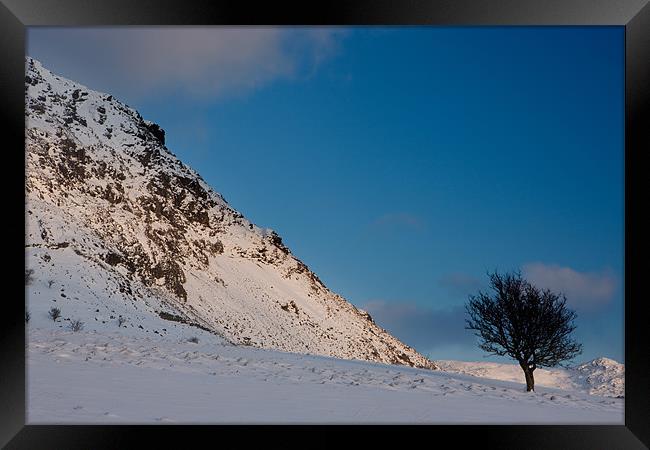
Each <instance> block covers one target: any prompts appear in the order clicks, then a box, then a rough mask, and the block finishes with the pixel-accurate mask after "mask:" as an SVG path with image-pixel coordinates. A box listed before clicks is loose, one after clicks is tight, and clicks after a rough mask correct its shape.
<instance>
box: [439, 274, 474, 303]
mask: <svg viewBox="0 0 650 450" xmlns="http://www.w3.org/2000/svg"><path fill="white" fill-rule="evenodd" d="M438 283H439V284H440V286H442V287H443V288H445V289H447V290H448V291H449V292H450V293H451V294H452V295H455V296H459V297H466V296H467V295H469V294H473V293H476V291H477V290H478V289H479V288H481V287H482V283H481V280H479V279H478V278H476V277H474V276H471V275H468V274H465V273H460V272H456V273H449V274H447V275H444V276H442V277H441V278H440V279H439V280H438Z"/></svg>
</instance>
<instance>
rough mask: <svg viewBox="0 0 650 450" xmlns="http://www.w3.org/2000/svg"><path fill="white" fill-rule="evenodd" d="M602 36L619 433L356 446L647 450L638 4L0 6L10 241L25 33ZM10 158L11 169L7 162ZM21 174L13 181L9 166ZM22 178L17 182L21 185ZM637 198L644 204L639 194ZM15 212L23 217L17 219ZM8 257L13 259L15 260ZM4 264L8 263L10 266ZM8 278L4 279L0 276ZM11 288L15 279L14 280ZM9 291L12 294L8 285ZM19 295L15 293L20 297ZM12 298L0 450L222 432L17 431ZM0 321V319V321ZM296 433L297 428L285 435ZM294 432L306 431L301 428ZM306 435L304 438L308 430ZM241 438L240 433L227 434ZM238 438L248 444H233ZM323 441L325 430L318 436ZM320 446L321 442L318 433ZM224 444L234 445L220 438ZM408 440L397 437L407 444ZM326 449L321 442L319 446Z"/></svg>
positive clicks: (648, 53)
mask: <svg viewBox="0 0 650 450" xmlns="http://www.w3.org/2000/svg"><path fill="white" fill-rule="evenodd" d="M190 24H197V25H208V24H209V25H244V24H248V25H292V24H293V25H327V24H332V25H359V24H369V25H409V24H414V25H439V26H440V25H444V26H456V25H465V26H467V25H499V26H510V25H613V26H624V27H625V55H626V58H625V370H626V374H625V382H626V389H625V391H626V392H625V425H620V426H571V425H558V426H534V425H527V426H522V425H512V426H434V427H435V429H431V428H429V427H417V429H411V430H408V431H407V432H406V433H401V432H400V433H399V434H394V433H395V429H394V428H393V427H373V429H372V430H368V432H366V431H363V437H364V439H368V438H372V437H375V438H379V439H382V438H383V437H387V436H388V435H389V434H390V435H391V436H396V437H402V438H404V437H405V436H415V435H414V434H411V433H413V432H414V431H419V432H420V433H422V436H421V438H423V439H424V442H427V443H429V444H430V445H435V444H434V443H435V442H438V443H440V444H441V445H442V443H443V442H445V441H446V440H448V439H451V440H452V442H457V443H467V441H472V442H474V443H480V444H481V447H480V448H526V449H537V448H558V449H559V448H584V449H614V448H617V449H618V448H625V449H628V448H629V449H636V448H647V447H648V446H649V445H650V426H649V425H650V415H649V411H650V391H649V388H648V386H649V385H650V377H649V375H648V374H649V373H650V371H649V369H650V367H649V364H648V361H649V359H650V352H648V350H647V343H648V342H650V336H649V332H648V326H647V325H646V324H645V322H646V321H647V317H648V316H647V315H646V314H644V312H645V310H646V309H645V302H646V300H645V298H644V297H643V296H642V292H643V290H642V284H641V283H642V282H643V275H644V270H643V269H644V268H643V266H642V265H641V263H640V261H641V260H642V258H643V256H644V255H643V250H645V249H646V248H647V245H645V244H646V238H645V236H644V233H643V231H644V230H645V229H647V227H646V225H647V220H644V219H643V218H642V217H643V210H642V203H641V202H642V199H645V198H646V196H647V192H650V189H648V181H647V179H648V176H647V175H646V170H645V168H644V166H643V165H642V161H643V154H644V153H646V152H647V151H648V150H650V145H649V140H650V139H649V136H650V131H649V130H648V125H647V123H648V114H647V113H648V109H649V105H650V6H648V0H618V1H607V0H546V1H541V0H539V1H532V0H407V1H402V2H391V1H389V0H348V1H345V2H343V1H340V0H339V1H334V0H329V1H327V0H325V1H316V2H314V1H311V2H301V3H296V4H290V5H289V4H282V3H279V2H277V1H276V2H259V3H256V4H254V5H252V4H251V3H250V2H243V1H239V2H236V1H225V0H211V1H210V0H184V1H179V0H175V1H173V0H158V1H155V0H145V1H139V2H135V1H129V0H112V1H105V0H101V1H99V0H98V1H92V2H89V1H84V0H50V1H47V0H0V34H1V35H2V38H1V39H0V50H1V52H0V55H1V57H2V60H1V61H2V63H1V64H0V80H1V84H0V92H1V93H2V96H1V97H0V98H1V99H2V100H3V104H2V122H3V124H4V128H5V130H6V131H5V132H4V133H3V138H2V142H3V148H4V153H3V157H4V158H11V163H10V165H9V164H8V165H7V166H5V170H4V171H3V176H2V178H3V182H4V186H3V191H2V192H3V193H4V194H5V195H4V196H3V203H4V204H6V203H8V200H11V199H14V200H16V204H15V207H16V210H15V211H13V214H11V213H6V220H5V224H7V223H11V225H12V231H15V234H16V235H18V234H19V233H23V232H24V227H25V223H24V220H23V222H21V221H20V220H18V219H17V218H18V217H21V214H22V217H23V218H24V215H25V211H24V184H23V183H24V175H25V173H24V159H23V157H24V154H22V156H21V153H20V152H19V149H21V148H24V75H25V73H24V69H25V68H24V56H25V29H26V27H28V26H42V25H49V26H98V25H190ZM14 158H15V160H14ZM21 163H22V164H23V170H22V171H21V170H19V169H18V167H19V165H20V164H21ZM21 177H22V181H21ZM644 193H646V194H644ZM21 211H22V213H21ZM23 244H24V240H21V239H16V240H15V241H14V240H13V239H6V240H5V246H4V247H5V250H6V251H8V250H12V251H14V252H15V253H16V254H17V255H23V256H22V258H24V254H25V253H24V247H21V246H22V245H23ZM16 257H17V258H20V257H18V256H16ZM7 258H8V257H7ZM11 261H13V259H11ZM20 269H21V268H20V267H19V265H18V264H16V263H10V264H8V265H7V267H6V269H5V277H6V278H8V279H9V280H10V281H11V280H18V278H19V276H20V274H19V273H18V271H19V270H20ZM11 274H13V276H12V275H11ZM14 277H15V279H14ZM8 284H12V283H8ZM16 284H17V283H16ZM23 293H24V291H23ZM18 298H19V296H9V295H6V296H5V299H4V300H5V302H4V305H3V307H4V308H5V309H4V314H3V316H4V317H5V318H3V319H2V324H1V325H0V339H1V340H2V342H1V347H0V352H1V353H0V362H1V363H0V365H1V368H0V402H1V404H2V408H1V409H0V414H1V415H2V421H1V425H0V444H1V445H6V448H93V449H94V448H104V447H105V448H115V447H128V446H130V444H131V445H134V444H135V443H136V442H138V441H141V440H143V439H144V441H145V442H148V443H150V444H153V443H154V442H165V443H166V444H167V445H172V444H174V443H181V442H182V443H183V444H184V445H187V444H188V443H189V442H193V441H195V440H199V441H203V440H205V442H216V441H215V439H217V437H218V439H224V438H225V435H224V433H228V434H232V431H231V430H232V427H231V428H230V429H229V430H230V431H229V430H226V429H225V427H218V428H219V429H218V430H215V427H213V426H184V427H173V426H142V427H136V426H35V425H25V419H26V416H25V328H24V325H25V322H24V303H21V302H20V301H19V300H18ZM5 314H6V315H5ZM278 428H283V427H255V431H257V432H261V433H263V434H265V435H269V437H270V436H275V437H281V436H283V439H285V440H287V439H291V438H290V436H294V435H293V434H292V433H293V432H294V431H302V430H291V432H290V433H288V431H287V430H286V429H284V428H283V429H280V430H279V429H278ZM293 428H298V427H293ZM300 428H302V429H304V428H307V427H300ZM308 428H309V429H310V432H311V431H313V430H312V429H313V428H314V427H308ZM236 429H237V430H238V431H242V430H241V428H236ZM238 431H237V434H238V436H240V437H241V438H242V439H245V440H247V439H249V437H250V436H251V435H249V434H239V433H238ZM317 431H321V432H322V431H324V430H317ZM319 436H324V437H325V439H326V438H327V435H325V434H319ZM228 437H233V436H228ZM406 439H408V438H406ZM323 442H326V441H323Z"/></svg>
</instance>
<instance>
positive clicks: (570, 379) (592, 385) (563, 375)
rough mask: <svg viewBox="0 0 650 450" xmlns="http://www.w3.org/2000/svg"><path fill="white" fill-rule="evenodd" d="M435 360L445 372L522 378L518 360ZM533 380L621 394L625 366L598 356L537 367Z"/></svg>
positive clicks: (622, 393)
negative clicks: (568, 364)
mask: <svg viewBox="0 0 650 450" xmlns="http://www.w3.org/2000/svg"><path fill="white" fill-rule="evenodd" d="M435 364H436V366H438V368H439V369H440V370H443V371H445V372H450V373H460V374H465V375H472V376H475V377H481V378H490V379H493V380H502V381H514V382H518V383H522V382H523V381H522V379H523V373H522V371H521V368H520V367H519V365H517V364H500V363H494V362H464V361H435ZM535 384H536V385H537V386H545V387H551V388H557V389H564V390H573V391H581V392H586V393H588V394H591V395H599V396H602V397H624V396H625V366H624V365H623V364H621V363H619V362H617V361H614V360H613V359H609V358H597V359H594V360H593V361H589V362H587V363H584V364H580V365H578V366H576V367H572V368H569V369H563V368H550V369H537V370H536V371H535Z"/></svg>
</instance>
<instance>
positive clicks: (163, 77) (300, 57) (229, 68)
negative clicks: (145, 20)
mask: <svg viewBox="0 0 650 450" xmlns="http://www.w3.org/2000/svg"><path fill="white" fill-rule="evenodd" d="M344 35H345V32H344V31H343V29H340V28H335V27H327V28H325V27H323V28H309V29H306V28H305V29H301V28H294V29H287V28H280V27H267V28H260V27H119V28H117V27H116V28H92V29H90V28H63V29H62V28H30V29H29V34H28V53H29V54H30V55H31V56H33V57H35V58H37V59H41V60H42V62H43V63H44V64H45V65H46V66H49V67H51V68H52V69H53V70H56V71H60V72H61V73H62V74H63V75H65V76H69V77H74V78H75V79H76V80H79V81H81V82H83V83H86V84H89V85H90V87H94V86H95V85H99V88H102V89H104V90H110V91H111V92H118V93H122V94H124V95H128V96H130V98H133V97H135V96H137V97H142V96H146V95H155V94H160V93H162V92H171V91H176V92H178V93H180V94H184V95H192V96H194V97H200V98H207V99H211V98H214V97H216V96H222V95H229V94H236V93H240V92H246V91H250V90H253V89H257V88H260V87H261V86H264V85H266V84H268V83H270V82H272V81H274V80H278V79H288V78H292V77H299V76H308V75H309V74H310V73H312V72H313V71H314V70H316V69H317V68H318V67H319V66H320V65H321V64H323V62H324V61H326V60H328V59H329V58H331V57H333V56H334V55H335V54H336V52H337V51H338V50H339V45H340V40H341V39H342V37H343V36H344Z"/></svg>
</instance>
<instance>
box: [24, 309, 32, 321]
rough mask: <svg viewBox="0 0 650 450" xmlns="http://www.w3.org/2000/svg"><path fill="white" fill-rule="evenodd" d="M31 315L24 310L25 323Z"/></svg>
mask: <svg viewBox="0 0 650 450" xmlns="http://www.w3.org/2000/svg"><path fill="white" fill-rule="evenodd" d="M30 317H31V315H30V314H29V311H25V323H28V322H29V319H30Z"/></svg>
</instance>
